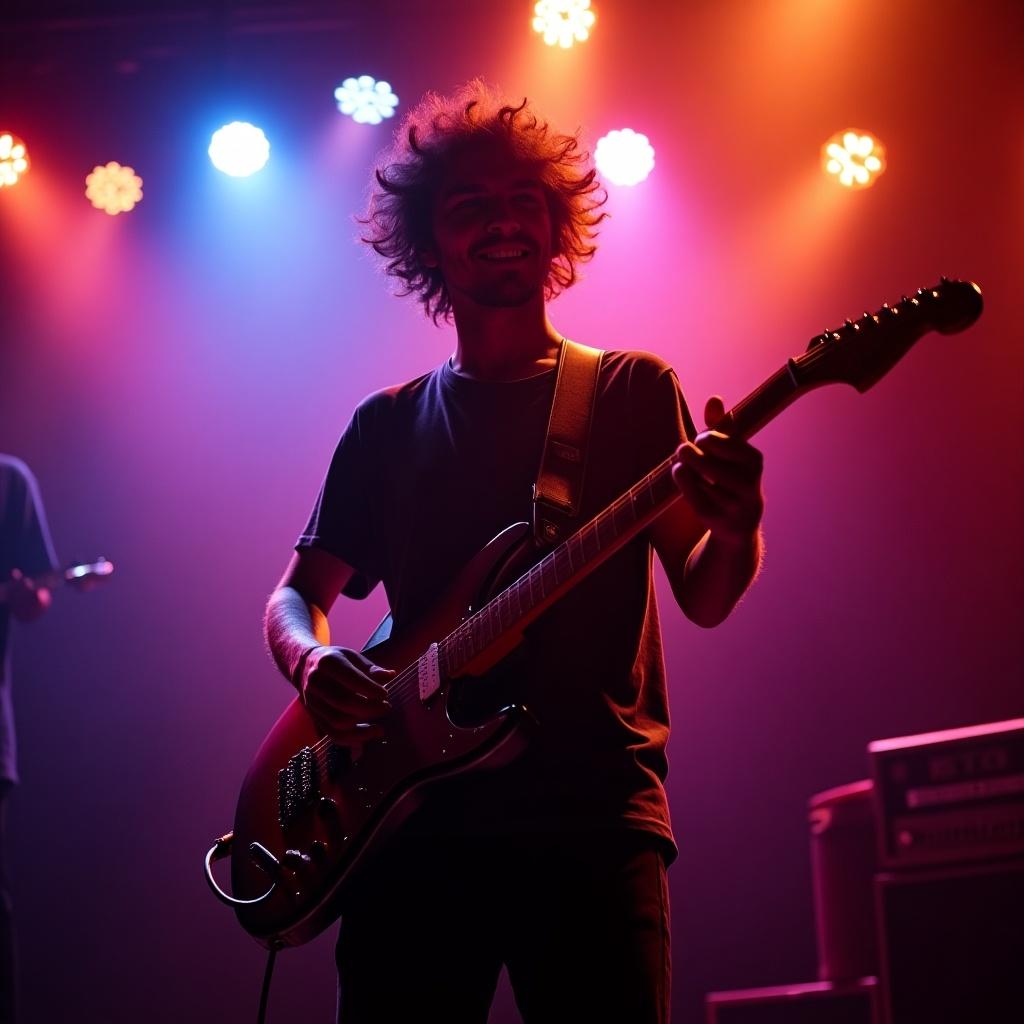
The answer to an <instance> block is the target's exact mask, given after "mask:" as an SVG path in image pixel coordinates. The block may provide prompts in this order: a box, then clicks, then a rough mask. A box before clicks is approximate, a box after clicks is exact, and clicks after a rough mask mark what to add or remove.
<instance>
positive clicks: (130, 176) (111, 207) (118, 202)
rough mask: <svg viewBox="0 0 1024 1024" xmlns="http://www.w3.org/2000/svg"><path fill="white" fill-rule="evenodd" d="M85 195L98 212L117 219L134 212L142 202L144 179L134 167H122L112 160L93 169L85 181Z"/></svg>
mask: <svg viewBox="0 0 1024 1024" xmlns="http://www.w3.org/2000/svg"><path fill="white" fill-rule="evenodd" d="M85 195H86V198H87V199H88V200H89V202H91V203H92V205H93V206H95V207H96V209H97V210H103V211H104V213H109V214H110V215H111V216H112V217H115V216H117V214H119V213H127V212H128V211H129V210H133V209H134V208H135V204H136V203H139V202H141V201H142V179H141V178H140V177H139V176H138V175H137V174H136V173H135V168H134V167H122V166H121V165H120V164H119V163H117V162H116V161H114V160H111V161H110V163H108V164H104V165H103V166H102V167H94V168H93V169H92V174H90V175H89V176H88V177H87V178H86V179H85Z"/></svg>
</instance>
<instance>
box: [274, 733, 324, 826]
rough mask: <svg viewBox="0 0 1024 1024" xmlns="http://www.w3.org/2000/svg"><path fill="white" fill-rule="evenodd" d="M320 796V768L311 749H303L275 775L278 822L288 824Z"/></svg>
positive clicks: (283, 824)
mask: <svg viewBox="0 0 1024 1024" xmlns="http://www.w3.org/2000/svg"><path fill="white" fill-rule="evenodd" d="M319 796H320V766H319V764H318V763H317V759H316V755H315V754H314V753H313V750H312V748H311V747H303V748H302V750H300V751H299V752H298V753H297V754H295V755H294V756H293V757H291V758H289V759H288V764H287V765H285V767H284V768H282V769H281V770H280V771H279V772H278V773H277V809H278V820H279V821H280V822H281V825H282V826H285V825H288V824H290V823H291V822H292V821H293V820H294V819H295V817H296V815H297V814H299V812H300V811H302V810H303V809H304V808H306V807H308V806H309V805H310V804H312V803H313V802H314V801H315V800H316V799H317V798H318V797H319Z"/></svg>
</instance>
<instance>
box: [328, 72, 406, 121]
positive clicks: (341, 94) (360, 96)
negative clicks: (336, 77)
mask: <svg viewBox="0 0 1024 1024" xmlns="http://www.w3.org/2000/svg"><path fill="white" fill-rule="evenodd" d="M334 98H335V99H336V100H337V101H338V109H339V110H340V111H341V112H342V113H343V114H348V115H349V116H350V117H351V118H352V120H353V121H357V122H358V123H359V124H380V123H381V121H382V120H383V119H384V118H385V117H392V116H393V115H394V113H395V107H397V106H398V97H397V96H396V95H395V94H394V93H393V92H392V91H391V86H390V85H389V84H388V83H387V82H375V81H374V80H373V79H372V78H371V77H370V76H369V75H360V76H359V77H358V78H346V79H345V81H344V82H342V83H341V85H339V86H338V88H337V89H335V90H334Z"/></svg>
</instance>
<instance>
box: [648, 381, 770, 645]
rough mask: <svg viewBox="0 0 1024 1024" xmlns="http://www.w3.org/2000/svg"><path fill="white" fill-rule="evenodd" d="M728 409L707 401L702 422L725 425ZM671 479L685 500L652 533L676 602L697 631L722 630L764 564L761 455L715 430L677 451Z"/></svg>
mask: <svg viewBox="0 0 1024 1024" xmlns="http://www.w3.org/2000/svg"><path fill="white" fill-rule="evenodd" d="M724 411H725V410H724V406H723V405H722V401H721V399H719V398H717V397H716V398H712V399H710V400H709V401H708V404H707V408H706V409H705V419H706V420H707V422H708V424H709V425H714V424H716V423H719V422H721V420H722V416H723V414H724ZM676 460H677V461H676V465H675V466H674V467H673V471H672V475H673V478H674V479H675V481H676V485H677V486H678V487H679V490H680V491H681V493H682V494H683V497H684V498H685V499H686V500H685V501H681V502H677V503H676V504H675V505H673V506H671V507H670V508H669V509H668V510H667V511H666V512H665V514H664V515H663V516H661V518H659V519H658V520H657V521H656V522H655V523H654V525H653V526H652V533H651V535H652V540H653V543H654V547H655V549H656V550H657V552H658V557H659V559H660V560H661V563H662V565H663V566H664V567H665V572H666V574H667V575H668V578H669V582H670V583H671V585H672V593H673V594H674V595H675V598H676V602H677V603H678V604H679V607H680V608H681V609H682V610H683V612H684V613H685V614H686V616H687V617H688V618H689V619H691V620H692V621H693V622H696V623H697V624H698V625H700V626H705V627H710V626H717V625H718V624H719V623H720V622H722V621H723V620H724V619H725V618H726V617H727V616H728V615H729V613H730V612H731V611H732V609H733V608H734V607H735V606H736V603H737V602H738V601H739V599H740V598H741V597H742V596H743V594H744V592H745V591H746V589H747V588H748V587H749V586H750V584H751V582H752V581H753V579H754V577H755V576H756V575H757V570H758V567H759V566H760V563H761V553H762V543H761V531H760V522H761V516H762V514H763V512H764V498H763V496H762V494H761V470H762V460H761V454H760V452H758V451H757V449H756V448H754V447H752V446H751V445H750V444H748V443H747V442H746V441H743V440H740V439H739V438H733V437H729V436H728V435H727V434H723V433H721V432H719V431H716V430H713V429H712V430H707V431H705V432H704V433H703V434H700V435H698V437H697V438H696V439H695V442H694V443H687V444H684V445H681V446H680V448H679V449H678V451H677V452H676Z"/></svg>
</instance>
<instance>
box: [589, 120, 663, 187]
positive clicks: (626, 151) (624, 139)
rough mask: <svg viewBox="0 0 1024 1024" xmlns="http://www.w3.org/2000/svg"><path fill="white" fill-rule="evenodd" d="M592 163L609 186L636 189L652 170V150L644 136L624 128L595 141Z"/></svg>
mask: <svg viewBox="0 0 1024 1024" xmlns="http://www.w3.org/2000/svg"><path fill="white" fill-rule="evenodd" d="M594 162H595V163H596V164H597V169H598V170H599V171H600V172H601V176H602V177H604V178H607V179H608V180H609V181H610V182H612V184H614V185H636V184H639V183H640V182H641V181H643V180H644V178H646V177H647V175H648V174H650V173H651V171H652V170H653V169H654V149H653V148H652V146H651V144H650V142H649V141H648V139H647V136H646V135H641V134H640V133H639V132H635V131H633V129H632V128H623V129H622V130H621V131H614V132H609V133H608V134H607V135H605V136H604V137H603V138H601V139H599V140H598V143H597V149H595V150H594Z"/></svg>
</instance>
